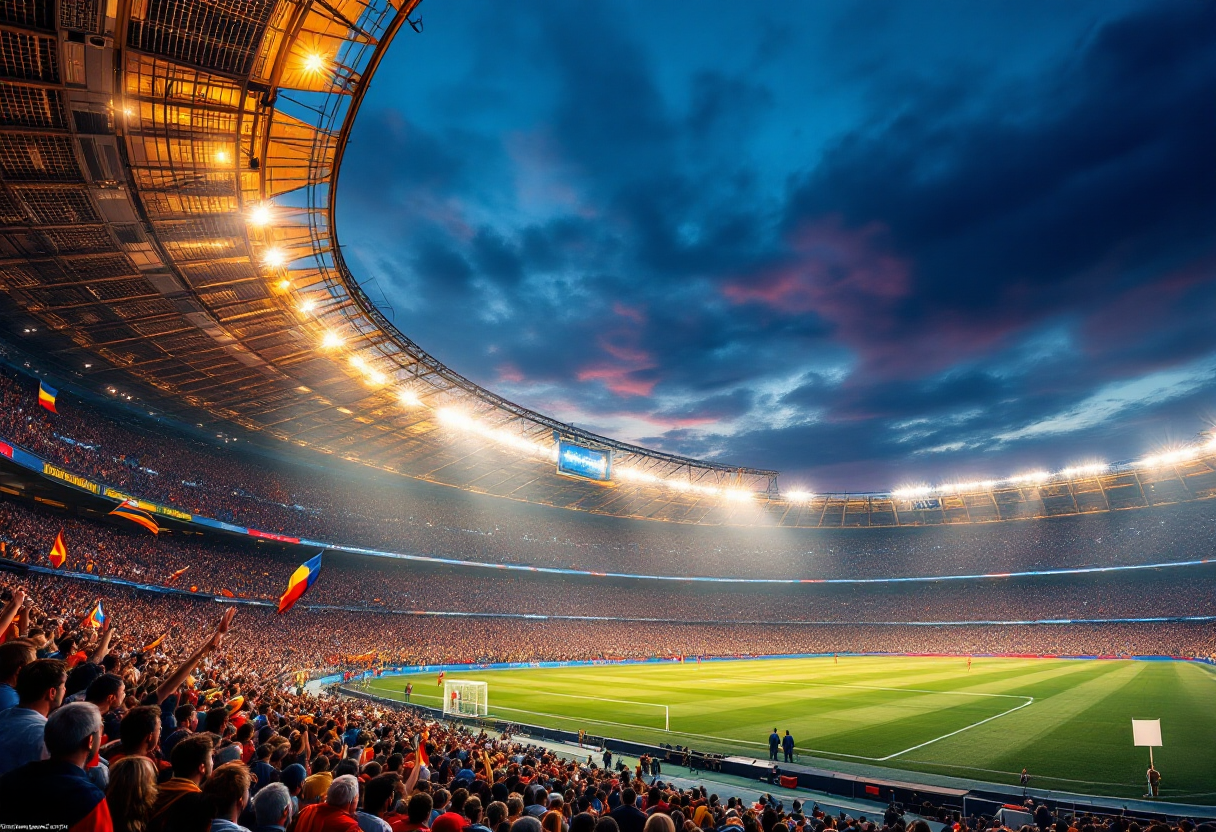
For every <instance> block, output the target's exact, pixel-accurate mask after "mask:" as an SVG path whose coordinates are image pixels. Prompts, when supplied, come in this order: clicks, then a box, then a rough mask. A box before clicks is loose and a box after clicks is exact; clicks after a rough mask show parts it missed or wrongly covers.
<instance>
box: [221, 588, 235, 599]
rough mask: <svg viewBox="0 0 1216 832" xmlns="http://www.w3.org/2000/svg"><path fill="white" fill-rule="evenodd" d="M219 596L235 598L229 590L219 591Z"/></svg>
mask: <svg viewBox="0 0 1216 832" xmlns="http://www.w3.org/2000/svg"><path fill="white" fill-rule="evenodd" d="M220 595H223V596H224V597H225V598H235V597H236V596H235V595H233V594H232V590H230V589H221V590H220Z"/></svg>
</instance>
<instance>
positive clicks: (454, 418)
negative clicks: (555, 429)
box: [435, 407, 557, 462]
mask: <svg viewBox="0 0 1216 832" xmlns="http://www.w3.org/2000/svg"><path fill="white" fill-rule="evenodd" d="M435 416H436V418H437V419H439V421H440V422H441V423H442V424H444V425H446V426H447V427H450V428H456V429H458V430H462V431H465V432H466V433H472V434H475V435H477V436H480V437H482V438H484V439H489V440H491V441H493V442H497V443H498V444H500V445H506V446H507V447H509V448H514V449H515V450H517V451H523V452H524V453H528V454H533V455H535V456H540V457H543V458H546V459H549V460H552V461H553V462H556V461H557V446H556V445H543V444H541V443H540V442H533V441H532V440H531V439H525V438H524V437H522V436H520V435H518V434H516V433H512V432H511V431H507V430H503V429H501V428H492V427H490V426H489V425H485V424H482V423H481V422H480V421H479V420H477V419H475V418H474V417H472V416H470V415H469V414H468V413H465V412H464V411H463V410H460V409H458V408H455V407H441V408H439V409H438V410H436V411H435Z"/></svg>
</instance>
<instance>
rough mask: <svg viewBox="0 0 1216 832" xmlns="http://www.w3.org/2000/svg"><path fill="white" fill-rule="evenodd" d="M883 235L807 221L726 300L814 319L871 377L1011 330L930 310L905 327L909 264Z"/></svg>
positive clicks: (941, 358) (726, 290)
mask: <svg viewBox="0 0 1216 832" xmlns="http://www.w3.org/2000/svg"><path fill="white" fill-rule="evenodd" d="M885 232H886V229H885V228H884V227H883V226H882V225H879V224H877V223H871V224H869V225H867V226H864V227H862V228H846V227H844V226H843V225H842V224H841V222H840V220H839V219H837V218H830V219H826V220H818V221H815V222H811V223H808V224H806V225H804V226H803V227H802V228H800V229H799V230H798V231H797V232H796V233H795V234H794V235H793V236H792V238H791V240H790V248H791V257H790V258H789V259H788V261H787V262H785V263H782V264H780V265H778V266H775V267H773V268H771V269H768V270H766V271H763V272H760V273H759V274H755V275H748V276H744V277H740V278H736V279H734V280H731V281H729V282H727V283H725V284H724V285H723V286H722V289H721V292H722V295H723V297H725V298H726V299H727V300H728V301H729V302H731V303H732V304H735V305H737V306H744V305H758V306H761V307H763V308H764V309H765V310H767V311H768V312H770V313H773V314H777V315H783V316H797V315H806V314H812V313H813V314H815V315H817V316H818V317H820V318H822V319H823V320H825V321H827V322H829V323H830V324H832V326H833V330H834V335H835V337H836V338H838V339H839V340H840V341H842V342H843V343H844V344H845V345H847V346H849V347H850V348H851V349H852V350H853V351H854V352H855V353H856V354H857V355H858V357H859V358H860V360H861V363H862V365H863V366H862V368H861V373H862V374H863V375H864V376H867V377H871V378H872V377H891V376H894V375H898V374H901V373H906V372H908V371H910V370H916V371H921V372H925V371H933V370H936V369H940V368H941V367H943V366H948V365H949V364H951V363H953V362H954V361H957V360H958V359H959V357H960V356H961V355H966V354H974V353H975V352H976V351H980V350H984V349H988V348H990V347H992V346H993V345H995V344H996V343H998V342H999V341H1000V340H1002V339H1003V338H1004V337H1005V336H1006V335H1007V334H1008V333H1009V331H1011V330H1012V329H1013V326H1012V324H1006V323H1002V322H1000V321H996V322H994V321H980V320H977V319H972V318H966V317H963V316H959V315H954V314H949V313H941V312H935V313H931V314H930V316H929V317H930V319H931V322H930V323H924V322H922V323H918V324H916V325H910V324H908V323H907V322H906V320H905V317H904V315H903V314H902V307H903V305H904V304H905V303H906V302H908V301H909V300H910V299H911V298H912V295H913V291H914V287H913V282H912V267H911V265H910V264H909V263H908V261H907V260H905V259H904V258H901V257H899V256H897V255H895V254H892V253H889V252H888V251H886V250H885V247H884V242H883V237H884V236H885Z"/></svg>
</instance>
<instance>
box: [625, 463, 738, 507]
mask: <svg viewBox="0 0 1216 832" xmlns="http://www.w3.org/2000/svg"><path fill="white" fill-rule="evenodd" d="M613 477H614V478H616V479H620V480H624V481H626V482H635V483H639V484H642V485H653V486H657V487H659V488H669V489H671V490H673V491H681V492H686V493H693V494H703V495H705V496H709V497H722V498H723V499H726V500H730V501H732V502H741V503H742V502H748V501H750V500H753V499H755V497H756V495H755V494H754V493H753V492H751V491H748V490H747V489H744V488H731V487H721V486H717V485H702V484H701V483H696V482H689V481H688V480H682V479H676V478H674V477H673V478H671V479H668V478H666V477H659V476H656V475H654V474H651V473H648V472H646V471H638V470H637V469H635V468H628V467H624V466H617V467H616V468H614V471H613Z"/></svg>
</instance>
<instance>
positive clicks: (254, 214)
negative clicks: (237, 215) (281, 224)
mask: <svg viewBox="0 0 1216 832" xmlns="http://www.w3.org/2000/svg"><path fill="white" fill-rule="evenodd" d="M270 219H271V217H270V206H269V205H267V204H266V203H265V202H263V203H261V204H260V205H256V206H254V209H253V210H252V211H250V212H249V222H251V223H252V224H253V225H266V224H267V223H269V222H270Z"/></svg>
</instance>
